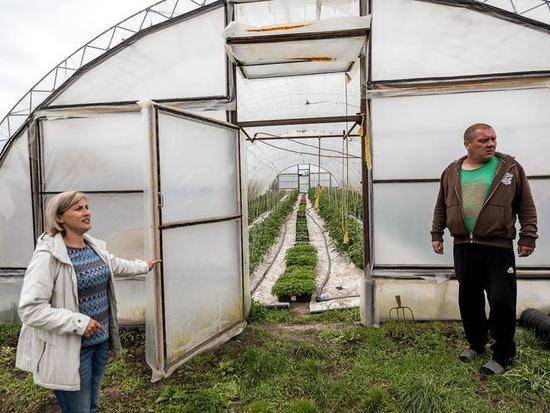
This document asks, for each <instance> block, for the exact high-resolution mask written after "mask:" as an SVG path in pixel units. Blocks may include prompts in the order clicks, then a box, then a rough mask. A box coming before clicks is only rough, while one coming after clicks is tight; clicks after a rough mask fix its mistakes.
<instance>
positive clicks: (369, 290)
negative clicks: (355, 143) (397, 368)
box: [359, 0, 378, 327]
mask: <svg viewBox="0 0 550 413" xmlns="http://www.w3.org/2000/svg"><path fill="white" fill-rule="evenodd" d="M371 6H372V3H371V2H370V1H368V0H360V1H359V7H360V15H361V16H365V15H367V14H368V13H369V12H371V13H372V7H371ZM370 50H371V49H370V38H369V39H367V43H366V44H365V46H364V47H363V52H362V53H361V57H360V58H359V61H360V85H361V86H360V87H361V114H362V116H363V134H365V133H369V136H371V135H370V129H371V128H370V126H371V121H370V118H369V119H367V113H368V109H369V107H368V106H369V105H368V102H367V82H368V81H369V80H370V70H369V67H368V66H367V54H368V58H369V59H368V64H369V65H370V64H371V63H372V62H371V59H372V56H371V54H370ZM367 122H368V128H367ZM364 136H365V135H364ZM364 136H363V138H362V139H361V157H362V162H361V176H362V182H361V183H362V187H363V267H364V278H363V283H362V285H361V300H362V303H361V306H360V308H361V323H362V324H363V325H365V326H368V327H374V326H377V324H378V322H377V320H376V316H375V297H376V292H375V283H374V278H373V276H372V263H371V244H370V241H371V236H370V203H369V198H370V191H369V189H370V186H369V185H370V182H369V180H370V175H369V170H368V168H367V159H366V155H365V152H366V151H365V145H366V142H365V137H364Z"/></svg>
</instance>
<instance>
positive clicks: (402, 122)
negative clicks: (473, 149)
mask: <svg viewBox="0 0 550 413" xmlns="http://www.w3.org/2000/svg"><path fill="white" fill-rule="evenodd" d="M451 108H452V110H451ZM518 108H521V110H518ZM397 116H398V118H399V122H396V117H397ZM372 119H373V140H372V146H373V154H374V158H373V162H374V164H373V165H374V168H373V177H374V179H375V180H376V179H406V178H415V179H436V178H439V176H440V175H441V173H442V172H443V169H444V168H445V167H446V166H447V165H448V164H449V163H450V162H452V161H453V160H454V159H457V158H459V157H461V156H463V155H464V154H465V149H464V145H463V135H464V130H465V129H466V128H467V127H468V126H469V125H472V124H474V123H477V122H484V123H488V124H490V125H492V126H493V127H494V129H495V131H496V133H497V144H498V146H497V150H499V151H501V152H504V153H509V154H511V155H513V156H515V157H516V159H518V161H519V162H520V163H522V164H523V166H524V167H525V170H526V173H527V174H528V175H550V164H549V163H548V156H547V154H548V153H549V151H550V139H548V130H550V90H549V89H532V90H511V91H498V92H483V93H463V94H451V95H433V96H416V97H414V96H412V97H393V98H385V99H375V100H373V101H372ZM428 152H429V153H430V155H429V156H427V155H426V154H427V153H428ZM419 159H421V160H422V162H419Z"/></svg>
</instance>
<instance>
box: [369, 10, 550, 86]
mask: <svg viewBox="0 0 550 413" xmlns="http://www.w3.org/2000/svg"><path fill="white" fill-rule="evenodd" d="M372 10H373V20H372V23H373V25H372V37H371V38H372V76H373V80H375V81H376V80H390V79H411V78H424V77H440V76H461V75H479V74H487V73H504V72H519V71H533V70H548V69H550V61H549V59H548V56H549V55H550V37H549V36H548V33H546V32H545V31H543V30H536V29H532V28H529V27H525V26H523V25H521V24H514V23H511V22H509V21H505V20H503V19H499V18H497V17H494V16H491V15H489V14H485V13H480V12H478V11H474V10H469V9H467V8H463V7H452V6H447V5H441V4H433V3H430V2H424V1H410V0H374V2H373V9H372ZM427 22H429V24H427ZM535 51H536V52H535Z"/></svg>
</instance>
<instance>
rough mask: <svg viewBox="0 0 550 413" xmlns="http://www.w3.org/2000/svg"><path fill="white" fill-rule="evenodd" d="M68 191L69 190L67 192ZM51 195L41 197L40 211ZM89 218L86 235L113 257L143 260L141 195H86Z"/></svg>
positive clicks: (142, 203)
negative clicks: (97, 240)
mask: <svg viewBox="0 0 550 413" xmlns="http://www.w3.org/2000/svg"><path fill="white" fill-rule="evenodd" d="M68 190H71V189H68ZM52 196H53V195H47V196H44V207H45V206H46V205H47V204H48V201H49V200H50V199H51V198H52ZM86 197H87V198H88V203H89V206H90V211H91V214H92V229H91V230H90V235H91V236H93V237H95V238H98V239H101V240H103V241H105V242H106V243H107V249H108V250H109V251H110V252H111V253H113V254H114V255H115V256H117V257H121V258H126V259H134V258H140V259H141V258H143V257H145V248H144V234H143V217H144V211H143V205H144V201H143V194H140V193H137V194H114V193H110V194H86Z"/></svg>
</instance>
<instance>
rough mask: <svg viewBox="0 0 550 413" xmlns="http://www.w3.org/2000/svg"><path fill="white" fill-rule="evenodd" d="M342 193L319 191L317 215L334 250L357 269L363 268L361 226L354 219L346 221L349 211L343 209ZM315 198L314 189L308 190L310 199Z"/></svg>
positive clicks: (337, 191)
mask: <svg viewBox="0 0 550 413" xmlns="http://www.w3.org/2000/svg"><path fill="white" fill-rule="evenodd" d="M342 192H343V191H342V189H325V190H324V191H321V192H320V194H319V215H320V216H321V218H323V220H324V221H325V229H326V230H327V231H328V233H329V235H330V237H331V238H332V240H333V242H334V244H335V245H336V249H337V250H338V251H339V252H340V253H342V254H344V255H346V256H347V257H348V258H349V259H350V260H351V262H353V263H354V264H355V265H356V266H357V267H358V268H363V225H362V224H361V223H360V222H359V221H357V220H355V219H348V214H349V211H350V210H347V209H346V207H345V203H344V197H345V195H343V194H342ZM315 196H316V189H315V188H312V189H310V190H309V197H310V199H311V200H314V199H315ZM351 199H354V200H356V199H357V197H356V196H355V195H354V196H353V197H352V198H351ZM359 199H360V198H359ZM354 202H356V201H354ZM356 209H357V207H356ZM361 210H362V207H361Z"/></svg>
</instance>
